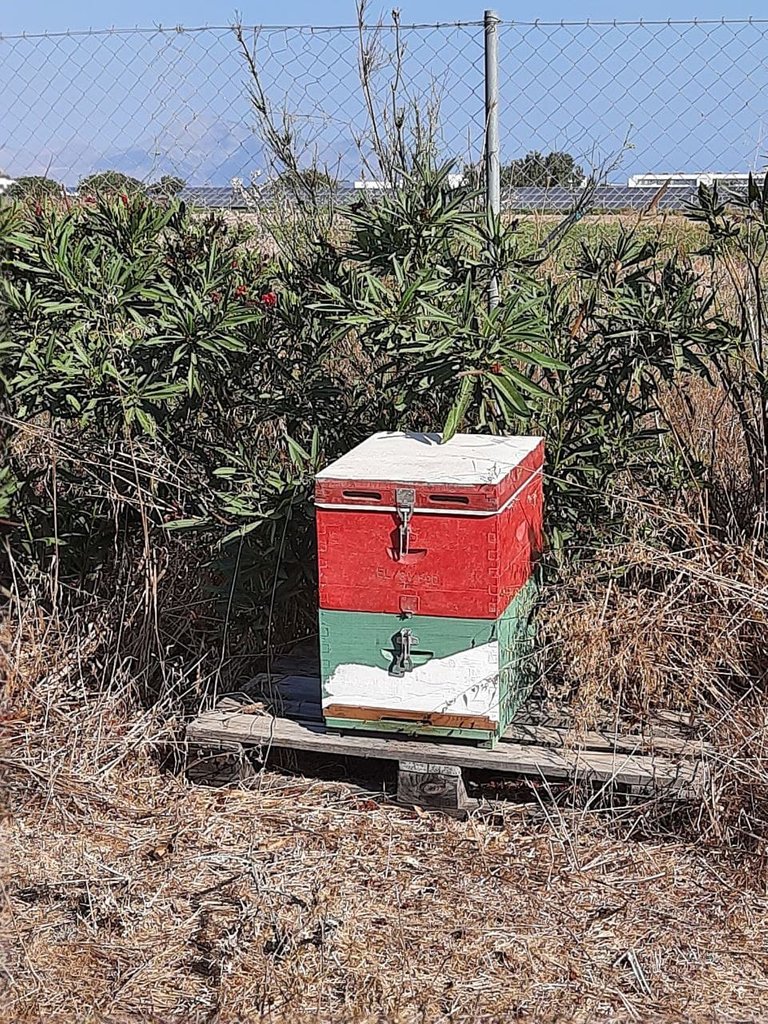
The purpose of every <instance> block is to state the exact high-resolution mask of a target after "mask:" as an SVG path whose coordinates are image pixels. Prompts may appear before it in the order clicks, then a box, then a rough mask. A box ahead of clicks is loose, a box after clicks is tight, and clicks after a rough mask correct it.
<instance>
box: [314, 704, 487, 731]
mask: <svg viewBox="0 0 768 1024" xmlns="http://www.w3.org/2000/svg"><path fill="white" fill-rule="evenodd" d="M323 710H324V714H325V717H326V718H337V719H338V718H342V719H343V718H353V719H357V720H362V721H364V722H378V721H382V720H384V721H387V722H394V723H397V722H403V723H411V724H413V725H436V726H440V727H442V728H447V729H482V730H484V731H485V732H490V733H492V732H494V731H495V730H496V727H497V725H498V723H497V722H495V721H494V720H493V719H492V718H488V716H487V715H456V714H453V715H450V714H445V713H444V712H441V711H408V710H406V709H405V708H395V709H393V708H364V707H359V706H356V707H352V706H350V705H349V704H326V706H325V708H324V709H323Z"/></svg>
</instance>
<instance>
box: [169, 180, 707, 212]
mask: <svg viewBox="0 0 768 1024" xmlns="http://www.w3.org/2000/svg"><path fill="white" fill-rule="evenodd" d="M659 191H660V190H659V189H656V188H629V187H628V186H627V185H599V186H597V188H596V189H595V190H594V192H593V193H590V198H589V201H588V203H587V204H586V211H587V212H593V213H602V212H608V213H610V212H612V211H622V210H638V211H642V210H646V209H648V208H649V207H650V206H651V204H652V203H653V204H654V208H655V209H657V210H659V211H664V210H669V211H676V212H680V213H682V212H685V210H687V209H688V208H689V207H690V205H691V203H693V201H694V200H695V198H696V192H695V189H692V188H679V187H677V188H668V189H667V191H666V192H664V193H663V194H661V195H659ZM249 194H250V195H251V196H252V197H253V198H252V199H251V200H250V201H247V200H246V199H244V198H243V192H242V190H241V189H234V188H231V187H230V188H219V187H212V186H202V187H187V188H184V189H182V190H181V192H180V193H179V198H180V199H182V200H183V201H184V202H185V203H188V204H189V205H190V206H195V207H199V208H202V209H215V210H247V209H249V208H250V207H251V205H255V206H258V205H259V203H260V202H263V203H265V204H267V203H269V201H270V196H269V192H268V191H265V190H263V189H260V190H253V191H251V192H250V193H249ZM380 194H381V193H378V192H375V191H373V192H366V193H365V196H366V198H367V199H371V198H373V199H374V200H375V199H376V197H377V196H378V195H380ZM333 197H334V200H335V202H337V203H340V204H346V203H351V202H354V201H356V200H360V198H361V192H360V190H358V189H355V188H354V187H353V186H352V185H346V184H342V185H340V186H339V187H338V188H337V189H336V190H335V191H334V193H333ZM654 200H656V202H655V203H654ZM580 202H582V195H581V190H580V189H566V188H558V187H553V188H533V187H527V188H511V189H506V190H504V192H503V193H502V207H503V208H504V209H505V210H508V211H511V212H515V211H517V212H520V213H534V212H535V213H562V212H563V211H567V210H571V209H574V208H576V207H577V206H578V205H579V204H580Z"/></svg>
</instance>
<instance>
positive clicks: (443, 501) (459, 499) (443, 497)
mask: <svg viewBox="0 0 768 1024" xmlns="http://www.w3.org/2000/svg"><path fill="white" fill-rule="evenodd" d="M429 500H430V501H432V502H434V503H435V504H436V505H468V504H469V498H468V497H467V495H466V494H430V496H429Z"/></svg>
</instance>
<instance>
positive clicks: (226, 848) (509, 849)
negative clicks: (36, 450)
mask: <svg viewBox="0 0 768 1024" xmlns="http://www.w3.org/2000/svg"><path fill="white" fill-rule="evenodd" d="M118 711H119V709H117V708H116V707H115V706H107V705H105V706H104V707H103V708H102V712H101V714H100V716H99V718H100V721H101V723H102V735H101V737H100V738H99V742H98V751H97V750H96V749H95V747H94V745H93V738H92V737H91V738H89V740H88V743H89V745H90V756H89V759H88V763H87V770H85V764H84V762H83V761H82V760H81V761H80V762H79V763H78V762H76V760H75V758H76V756H77V755H76V753H75V754H73V753H72V748H71V747H70V752H69V753H67V751H65V750H64V749H61V750H60V757H58V758H57V757H55V756H54V751H53V749H52V748H51V749H49V757H48V759H43V760H39V759H37V760H36V761H35V762H34V763H33V762H32V761H26V762H25V761H24V759H23V743H22V742H21V741H22V736H24V740H25V742H26V744H30V743H34V739H35V738H34V736H33V735H31V734H30V730H26V731H25V729H24V728H23V725H20V724H19V723H8V722H7V721H6V723H5V725H6V734H9V733H11V732H14V731H15V741H14V742H12V743H11V744H10V745H9V746H7V747H6V753H7V755H8V756H4V757H3V758H2V762H1V765H2V766H1V767H0V771H1V772H2V773H3V776H4V783H3V792H4V795H5V797H6V805H7V806H6V814H5V816H4V817H3V820H2V824H1V825H0V830H1V834H2V840H1V841H0V878H2V901H1V902H0V928H1V931H0V936H1V943H2V948H3V950H4V954H3V957H2V960H0V994H1V998H0V1019H1V1020H2V1021H7V1022H8V1024H11V1022H13V1024H21V1022H33V1021H34V1022H38V1021H40V1022H42V1021H45V1022H74V1021H77V1022H84V1021H98V1022H102V1021H104V1022H124V1021H125V1022H128V1021H138V1020H141V1021H151V1022H158V1024H160V1022H163V1024H165V1022H171V1021H176V1020H179V1021H181V1020H184V1021H186V1022H213V1021H215V1022H222V1024H224V1022H243V1021H251V1020H268V1021H292V1022H301V1021H340V1022H341V1021H344V1022H374V1021H375V1022H390V1021H391V1022H403V1024H405V1022H408V1024H410V1022H438V1021H462V1022H464V1021H472V1022H475V1021H477V1022H480V1021H483V1022H497V1021H499V1022H501V1021H504V1022H506V1021H516V1020H521V1021H537V1022H556V1021H557V1022H566V1021H568V1022H571V1021H572V1022H584V1024H587V1022H592V1021H664V1022H681V1021H691V1022H699V1021H701V1022H704V1021H706V1022H714V1021H716V1022H731V1021H732V1022H737V1021H739V1022H746V1021H755V1022H758V1021H765V1020H766V1019H768V970H767V968H768V940H767V939H766V924H767V923H768V914H767V913H766V911H767V910H768V901H767V899H766V893H765V886H764V883H763V881H762V879H761V877H760V871H759V870H758V868H757V867H756V863H757V862H756V861H755V859H754V858H753V859H752V860H750V861H744V860H741V861H740V862H739V863H730V862H729V860H728V857H727V856H726V855H725V854H724V852H723V851H718V850H716V849H712V848H708V849H703V848H701V847H700V845H699V844H698V843H697V842H696V836H695V828H696V826H695V816H694V820H693V823H692V834H691V839H690V840H681V839H675V838H663V835H657V836H656V837H655V838H652V837H649V836H648V835H647V834H646V835H645V837H644V836H643V833H642V829H645V831H646V833H647V831H648V830H647V828H645V825H644V824H643V822H644V821H646V822H647V819H644V818H643V816H642V811H638V812H632V814H631V815H630V817H629V818H627V819H625V820H623V821H622V820H617V819H616V816H615V815H613V816H612V815H608V816H607V817H603V818H601V817H600V816H598V815H583V814H580V813H578V812H573V811H564V810H560V809H558V808H557V807H556V806H555V805H554V804H552V803H550V802H548V801H547V800H546V799H544V798H542V801H541V805H540V806H539V808H538V809H536V808H535V807H534V810H533V811H531V805H530V804H527V805H525V806H520V805H515V804H514V803H508V804H507V805H506V806H505V807H504V808H503V809H502V810H501V811H500V812H499V813H497V814H495V815H493V816H492V817H491V818H488V817H487V816H483V815H477V816H475V817H472V818H470V819H469V820H468V821H465V822H460V821H455V820H453V819H451V818H447V817H443V816H440V815H428V814H426V813H425V812H422V811H420V810H418V809H417V810H405V809H402V808H399V807H397V806H394V805H392V804H391V803H389V802H388V801H387V800H386V799H385V798H381V799H374V798H372V797H370V796H367V795H365V794H362V795H361V792H360V790H359V789H357V788H355V787H353V786H350V785H348V784H346V783H345V782H328V781H319V780H318V779H317V778H316V777H315V778H313V777H311V776H307V777H302V776H301V775H296V776H294V777H292V776H291V775H290V774H289V773H288V774H287V773H285V772H277V771H268V772H265V773H263V774H261V775H259V776H257V777H256V779H255V780H254V781H253V782H252V783H250V784H249V788H228V789H218V790H215V789H209V788H203V787H199V786H192V785H190V784H189V783H188V782H186V781H185V780H184V778H183V776H182V775H180V774H177V773H174V772H173V771H171V770H168V769H163V768H161V767H159V766H158V757H157V752H156V751H152V750H148V749H146V743H145V741H144V740H143V739H142V737H143V736H145V735H146V733H147V721H146V717H142V716H133V717H131V716H128V717H120V715H119V713H118ZM59 712H60V709H58V711H57V709H55V708H52V709H51V713H52V715H53V716H56V715H57V714H58V713H59ZM14 726H15V729H14ZM73 727H74V731H75V734H76V733H77V729H78V727H77V725H74V726H73ZM25 732H26V735H24V734H25ZM74 738H75V739H77V738H78V737H77V736H76V735H75V736H74ZM75 746H76V744H75ZM28 749H29V747H28ZM689 824H690V823H689Z"/></svg>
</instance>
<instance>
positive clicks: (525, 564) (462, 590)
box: [315, 433, 544, 619]
mask: <svg viewBox="0 0 768 1024" xmlns="http://www.w3.org/2000/svg"><path fill="white" fill-rule="evenodd" d="M543 458H544V443H543V441H542V439H541V438H538V437H487V436H480V435H474V434H457V435H456V436H455V437H453V438H452V439H451V440H450V441H448V442H447V443H446V444H444V445H443V444H440V443H439V435H437V434H417V433H380V434H374V435H373V436H372V437H369V438H368V440H366V441H364V442H363V443H362V444H360V445H358V447H357V448H354V449H353V450H352V451H351V452H348V453H347V454H346V455H344V456H342V458H340V459H338V460H337V461H336V462H334V463H332V464H331V465H330V466H328V467H327V468H326V469H324V470H323V471H322V472H320V473H318V475H317V478H316V481H315V506H316V515H317V544H318V559H319V579H320V607H321V608H324V609H330V610H339V611H362V612H387V613H397V612H400V613H413V614H419V615H437V616H458V617H462V618H477V619H495V618H497V617H498V616H499V615H501V613H502V612H503V611H504V609H505V608H506V607H507V606H508V604H509V602H510V601H511V600H512V598H513V597H514V596H515V594H516V593H517V592H518V591H519V590H520V588H521V587H522V586H523V585H524V584H525V583H526V581H527V580H528V579H529V578H530V575H531V572H532V569H533V566H534V564H535V561H536V559H537V557H538V555H539V553H540V551H541V545H542V508H543V499H542V464H543Z"/></svg>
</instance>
